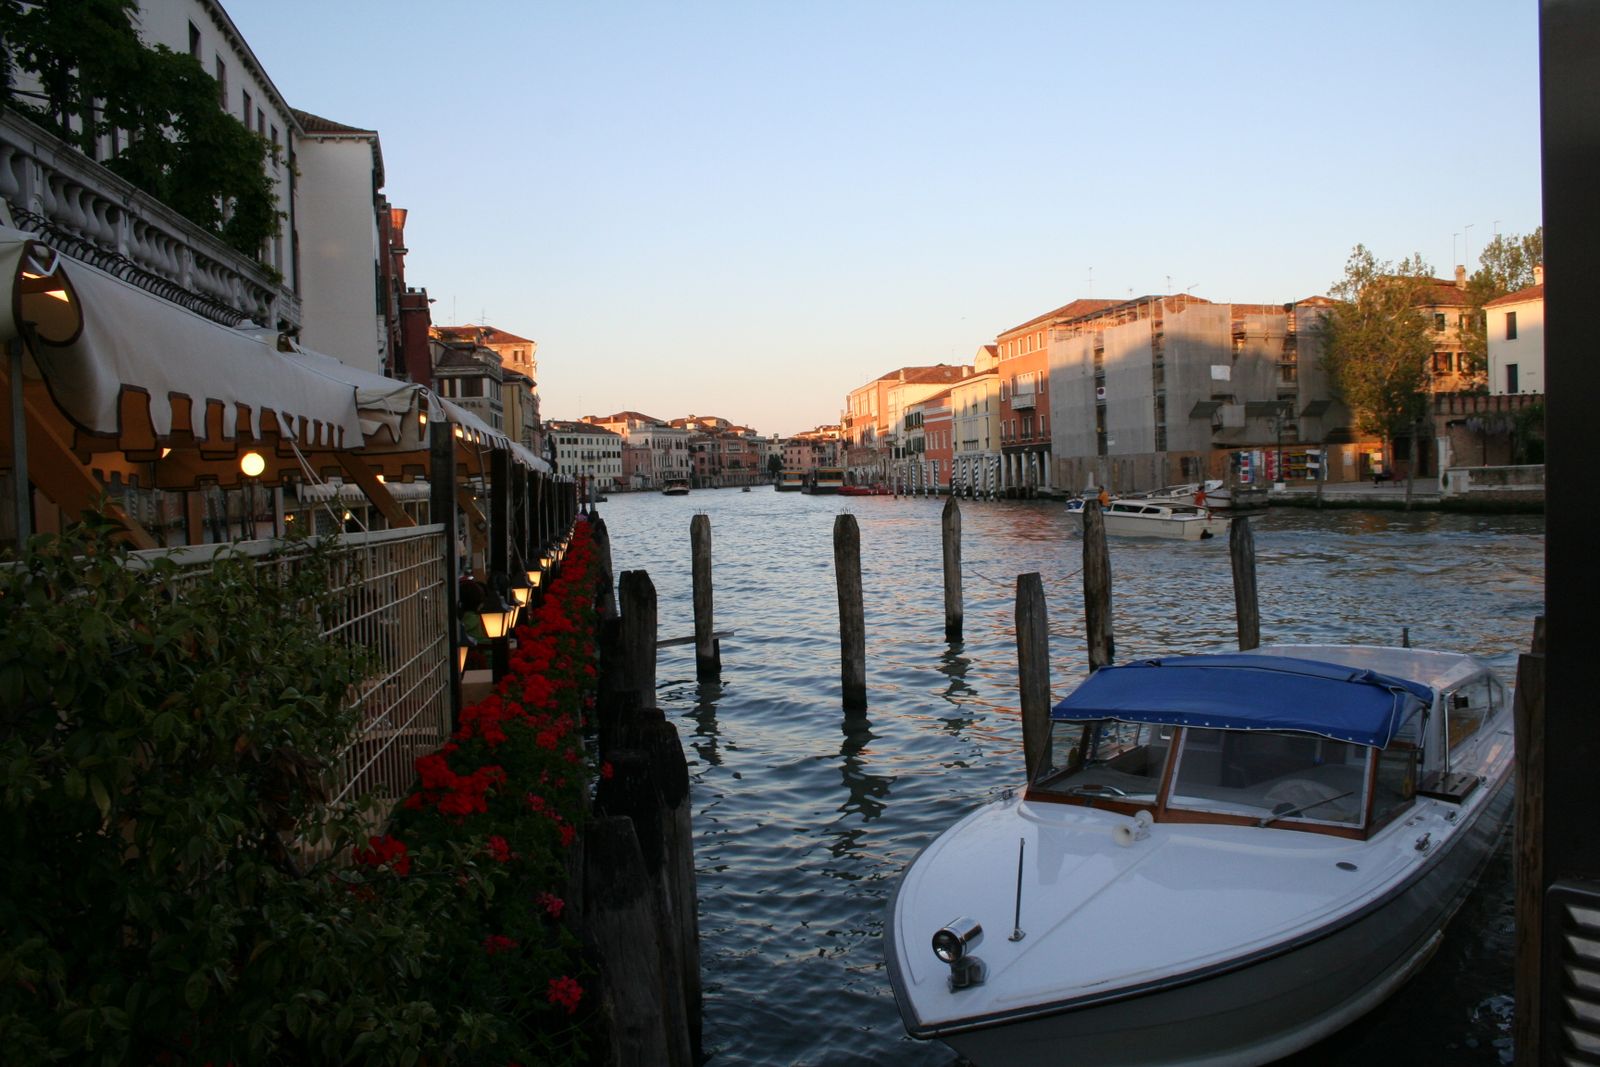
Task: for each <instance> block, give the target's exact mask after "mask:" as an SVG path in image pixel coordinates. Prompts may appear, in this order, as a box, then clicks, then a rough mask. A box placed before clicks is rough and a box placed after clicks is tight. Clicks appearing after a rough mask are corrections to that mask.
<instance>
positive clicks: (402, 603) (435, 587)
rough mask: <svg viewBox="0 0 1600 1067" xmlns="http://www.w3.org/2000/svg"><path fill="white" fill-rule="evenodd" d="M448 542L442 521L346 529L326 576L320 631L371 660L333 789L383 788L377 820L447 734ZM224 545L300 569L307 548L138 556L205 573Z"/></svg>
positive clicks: (365, 792) (249, 544) (253, 544)
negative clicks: (329, 598) (328, 603)
mask: <svg viewBox="0 0 1600 1067" xmlns="http://www.w3.org/2000/svg"><path fill="white" fill-rule="evenodd" d="M302 544H304V543H302ZM448 550H449V546H448V543H447V541H446V538H445V533H444V527H443V526H439V525H433V526H415V527H406V528H403V529H395V530H379V531H374V532H370V533H355V534H347V535H344V536H342V537H341V538H340V543H339V550H338V555H337V558H336V559H335V561H334V564H333V572H332V574H331V575H330V576H329V580H330V587H331V592H332V593H333V594H334V600H335V603H336V607H335V608H334V609H333V611H332V612H330V613H329V614H327V615H325V616H323V618H322V636H323V637H324V638H326V639H328V640H337V641H345V642H349V643H351V644H354V645H358V646H360V647H362V648H364V649H366V650H367V651H368V652H369V653H370V655H371V660H370V668H369V670H368V673H367V676H366V677H365V678H363V679H362V681H361V682H360V683H359V684H358V685H357V686H356V687H355V688H354V689H352V691H351V694H350V701H351V702H352V704H351V706H352V707H353V708H354V709H355V710H357V711H358V712H359V718H358V722H359V724H360V725H359V727H358V730H357V733H356V736H355V737H354V738H353V739H352V740H351V741H350V743H349V744H348V745H347V746H346V747H345V749H344V751H343V752H342V753H341V754H340V756H339V760H338V763H337V764H336V765H335V766H334V767H333V768H332V769H331V770H330V772H329V776H328V778H329V780H328V781H327V783H326V785H327V793H328V796H329V798H330V800H332V801H334V802H338V801H343V800H350V799H356V798H362V797H376V798H378V799H379V800H381V801H383V802H384V803H383V804H381V805H380V810H379V812H378V813H377V815H378V817H379V818H380V819H381V818H382V817H383V816H384V815H385V814H386V813H387V811H388V808H389V807H391V806H392V805H393V803H394V802H395V801H398V800H399V799H400V798H401V797H403V796H405V795H406V793H407V792H408V791H409V790H410V788H411V786H412V784H413V783H414V782H415V780H416V770H415V762H416V759H417V757H418V756H423V755H426V754H427V753H429V752H432V751H434V750H436V749H437V748H438V747H439V746H440V745H442V744H443V743H444V742H445V741H446V740H447V739H448V738H449V735H450V681H451V678H450V672H451V671H452V670H454V669H455V665H454V663H452V662H451V658H452V652H451V647H450V632H449V628H448V625H447V623H448V619H447V616H446V608H445V604H446V596H445V594H446V589H445V582H446V580H447V574H446V565H447V560H448V556H447V555H446V553H447V552H448ZM218 552H223V553H227V552H234V553H240V554H243V555H246V556H250V557H252V558H254V559H255V560H256V561H257V565H258V566H262V567H274V568H293V567H296V566H298V565H299V563H300V562H301V561H302V560H303V559H304V558H305V556H306V552H307V548H305V547H299V548H297V547H296V546H294V545H292V544H291V543H289V542H283V541H243V542H238V543H236V544H233V545H227V546H222V545H198V546H192V547H187V548H179V549H170V550H159V549H158V550H150V551H145V552H137V553H134V554H133V555H134V557H135V558H136V559H153V558H157V557H164V558H167V559H171V560H173V561H174V562H175V563H177V564H178V566H179V567H180V568H182V569H184V570H186V571H194V572H195V573H199V572H200V571H203V570H205V569H206V568H208V567H209V566H210V565H211V563H212V561H213V560H214V559H215V558H216V556H217V554H218Z"/></svg>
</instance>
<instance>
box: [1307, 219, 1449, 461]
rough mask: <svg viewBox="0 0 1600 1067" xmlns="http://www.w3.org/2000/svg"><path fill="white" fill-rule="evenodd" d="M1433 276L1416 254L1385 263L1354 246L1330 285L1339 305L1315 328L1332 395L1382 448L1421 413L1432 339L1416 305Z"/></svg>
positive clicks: (1423, 317)
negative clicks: (1380, 443)
mask: <svg viewBox="0 0 1600 1067" xmlns="http://www.w3.org/2000/svg"><path fill="white" fill-rule="evenodd" d="M1432 277H1433V269H1432V268H1431V267H1430V266H1428V264H1427V263H1425V262H1423V259H1422V257H1421V255H1413V256H1410V257H1408V258H1406V259H1402V260H1401V261H1400V262H1399V263H1389V262H1386V261H1380V260H1378V259H1377V258H1376V257H1375V256H1374V255H1373V254H1372V252H1371V251H1369V250H1368V249H1367V247H1366V246H1365V245H1356V246H1355V248H1354V249H1353V250H1352V251H1351V253H1350V258H1349V260H1348V261H1347V262H1346V263H1345V269H1344V276H1343V277H1342V278H1340V279H1339V280H1338V281H1336V282H1335V283H1334V284H1333V286H1332V288H1331V292H1332V294H1333V296H1334V298H1335V300H1336V301H1337V302H1336V303H1335V304H1334V306H1333V307H1331V308H1329V309H1328V313H1327V314H1326V315H1325V316H1324V317H1323V319H1322V321H1321V322H1320V323H1319V324H1318V327H1317V333H1318V335H1319V337H1320V339H1321V341H1322V365H1323V368H1324V369H1325V370H1326V371H1327V372H1328V379H1329V382H1330V384H1331V386H1332V388H1333V391H1334V393H1335V394H1336V395H1337V396H1338V397H1339V399H1341V400H1342V401H1344V403H1345V406H1346V407H1348V408H1349V409H1350V413H1351V416H1352V417H1353V419H1354V421H1355V427H1354V428H1355V429H1356V430H1357V431H1359V432H1361V433H1364V434H1372V435H1376V436H1379V437H1382V438H1383V440H1384V444H1385V446H1387V445H1388V444H1389V442H1391V441H1392V440H1393V439H1394V437H1395V436H1396V435H1397V434H1400V433H1404V432H1405V431H1406V430H1407V429H1408V428H1409V427H1410V426H1411V425H1412V424H1413V423H1414V422H1415V421H1416V420H1417V418H1419V417H1420V416H1421V415H1422V413H1423V411H1424V403H1425V398H1424V387H1425V385H1426V382H1427V364H1428V359H1429V356H1430V355H1431V354H1432V352H1433V337H1432V332H1431V324H1430V323H1429V322H1428V320H1427V318H1426V316H1424V314H1423V313H1422V310H1421V306H1422V305H1423V304H1425V303H1426V299H1427V297H1426V292H1427V286H1428V284H1429V282H1430V281H1431V280H1432Z"/></svg>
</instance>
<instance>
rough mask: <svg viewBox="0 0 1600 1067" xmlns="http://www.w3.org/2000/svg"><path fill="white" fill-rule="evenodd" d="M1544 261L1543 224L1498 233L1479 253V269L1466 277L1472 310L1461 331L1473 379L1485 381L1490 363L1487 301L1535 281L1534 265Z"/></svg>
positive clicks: (1462, 342)
mask: <svg viewBox="0 0 1600 1067" xmlns="http://www.w3.org/2000/svg"><path fill="white" fill-rule="evenodd" d="M1543 263H1544V227H1543V226H1539V227H1536V228H1535V229H1534V231H1533V232H1532V233H1530V234H1524V235H1522V236H1518V235H1516V234H1507V235H1505V236H1501V235H1499V234H1496V235H1495V238H1494V239H1493V240H1492V241H1490V242H1489V243H1488V245H1486V246H1485V247H1484V250H1483V252H1482V253H1481V254H1480V255H1479V256H1478V269H1477V271H1476V272H1475V273H1474V274H1473V275H1472V277H1471V278H1469V279H1468V280H1467V293H1468V296H1469V297H1470V299H1471V313H1470V314H1469V315H1468V316H1467V324H1466V327H1465V328H1464V329H1463V330H1462V331H1461V345H1462V350H1463V351H1464V352H1465V353H1466V355H1467V367H1468V372H1469V373H1470V374H1471V375H1472V377H1473V379H1474V381H1475V382H1476V383H1477V384H1479V385H1482V384H1485V372H1486V370H1487V368H1488V366H1489V337H1488V332H1487V323H1486V322H1485V320H1484V314H1483V308H1484V305H1485V304H1487V303H1489V301H1491V300H1495V299H1498V298H1499V297H1502V296H1505V295H1507V294H1508V293H1514V292H1516V291H1517V290H1519V289H1526V288H1528V286H1530V285H1532V284H1534V281H1533V268H1535V267H1537V266H1541V265H1543Z"/></svg>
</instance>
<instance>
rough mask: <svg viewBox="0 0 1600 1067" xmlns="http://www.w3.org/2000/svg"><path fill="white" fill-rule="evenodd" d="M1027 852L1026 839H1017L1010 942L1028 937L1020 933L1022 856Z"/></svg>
mask: <svg viewBox="0 0 1600 1067" xmlns="http://www.w3.org/2000/svg"><path fill="white" fill-rule="evenodd" d="M1026 851H1028V839H1027V838H1026V837H1019V838H1017V910H1016V912H1015V914H1014V915H1013V916H1012V919H1011V940H1012V941H1021V940H1022V939H1023V938H1024V937H1027V936H1028V935H1027V934H1025V933H1023V932H1022V854H1023V853H1024V852H1026Z"/></svg>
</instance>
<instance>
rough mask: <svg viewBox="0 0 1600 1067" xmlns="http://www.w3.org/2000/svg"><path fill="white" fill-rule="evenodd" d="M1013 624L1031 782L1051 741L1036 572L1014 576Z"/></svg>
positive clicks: (1044, 624) (1045, 638) (1045, 625)
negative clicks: (1015, 596)
mask: <svg viewBox="0 0 1600 1067" xmlns="http://www.w3.org/2000/svg"><path fill="white" fill-rule="evenodd" d="M1016 626H1017V690H1018V692H1019V694H1020V695H1021V705H1022V756H1023V761H1024V762H1025V763H1026V764H1027V769H1028V781H1030V782H1032V781H1033V779H1034V777H1035V775H1037V774H1038V773H1039V769H1040V766H1039V765H1040V762H1041V761H1042V760H1043V759H1044V754H1045V751H1046V749H1047V748H1048V746H1049V743H1050V619H1049V614H1048V613H1047V612H1046V611H1045V603H1044V582H1043V580H1042V579H1041V578H1040V577H1039V575H1038V573H1037V572H1035V573H1032V574H1019V575H1017V608H1016Z"/></svg>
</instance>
